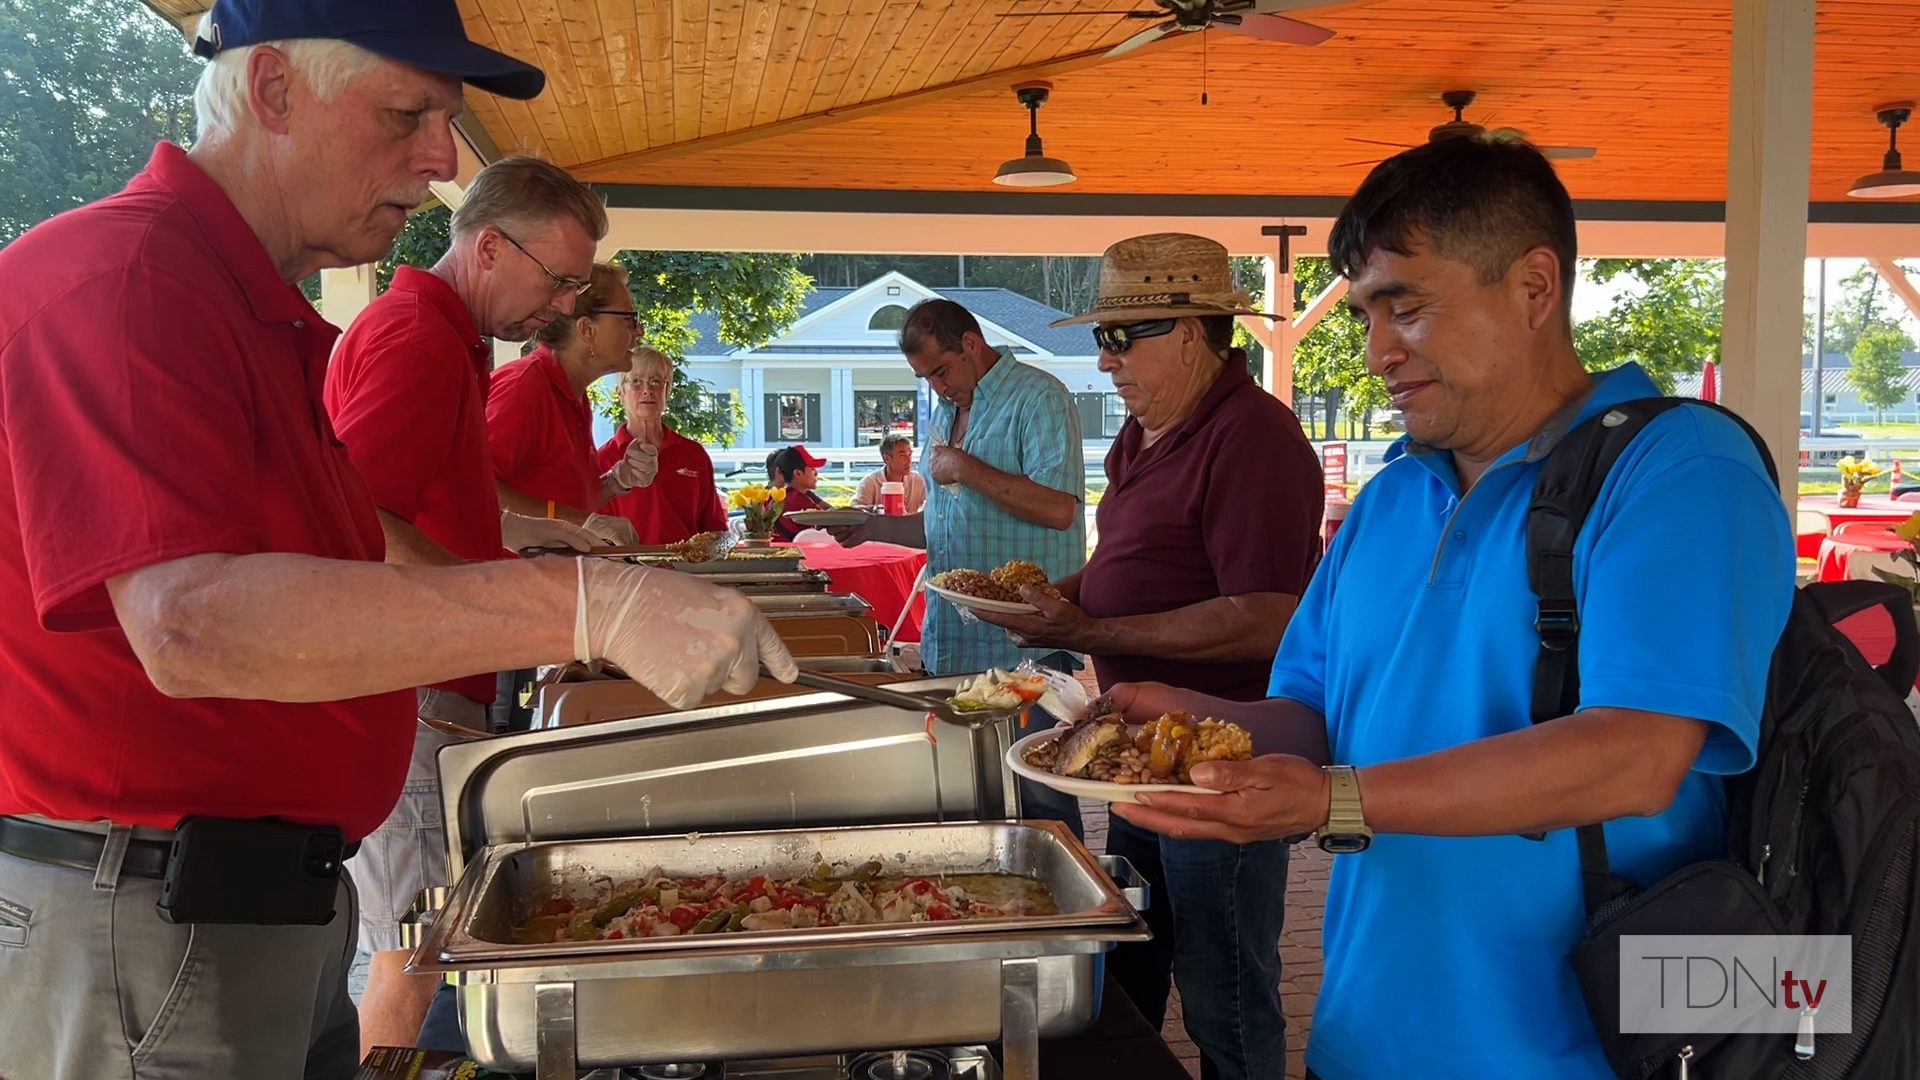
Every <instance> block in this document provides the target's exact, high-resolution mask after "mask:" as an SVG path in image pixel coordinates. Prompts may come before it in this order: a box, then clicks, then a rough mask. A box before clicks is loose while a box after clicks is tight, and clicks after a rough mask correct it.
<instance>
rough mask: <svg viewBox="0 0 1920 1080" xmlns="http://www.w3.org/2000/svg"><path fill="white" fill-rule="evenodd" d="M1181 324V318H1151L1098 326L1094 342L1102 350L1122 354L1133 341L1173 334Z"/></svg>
mask: <svg viewBox="0 0 1920 1080" xmlns="http://www.w3.org/2000/svg"><path fill="white" fill-rule="evenodd" d="M1179 324H1180V320H1179V319H1149V320H1147V321H1146V322H1136V323H1121V324H1120V325H1118V326H1096V327H1094V328H1093V343H1094V344H1095V345H1098V346H1099V347H1100V351H1101V352H1105V353H1112V354H1113V355H1115V356H1121V355H1124V354H1125V353H1126V351H1127V350H1128V349H1131V348H1133V343H1134V342H1136V341H1139V340H1141V339H1142V338H1150V337H1160V336H1161V335H1163V334H1171V333H1172V332H1173V328H1174V327H1175V326H1178V325H1179Z"/></svg>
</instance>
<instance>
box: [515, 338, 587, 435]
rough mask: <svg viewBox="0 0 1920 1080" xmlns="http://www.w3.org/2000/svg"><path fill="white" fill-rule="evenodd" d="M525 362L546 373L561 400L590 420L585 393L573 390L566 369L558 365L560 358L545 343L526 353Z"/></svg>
mask: <svg viewBox="0 0 1920 1080" xmlns="http://www.w3.org/2000/svg"><path fill="white" fill-rule="evenodd" d="M527 362H528V363H530V364H532V365H533V366H534V367H536V368H538V369H540V371H541V372H542V373H544V374H545V375H546V377H547V381H548V382H550V383H552V384H553V388H554V390H555V391H557V392H558V393H559V394H560V398H561V400H563V401H567V402H570V403H571V404H572V405H573V406H574V407H575V408H576V409H578V410H579V412H580V414H581V415H582V416H585V417H587V418H588V420H589V422H591V420H592V412H591V411H590V410H589V409H588V408H587V395H586V394H585V393H583V392H579V391H576V390H574V388H573V380H571V379H569V378H567V369H566V368H563V367H561V366H560V358H559V357H558V356H555V355H554V354H553V350H552V349H550V348H548V347H547V346H545V345H542V346H540V347H539V348H537V349H535V350H533V351H532V352H530V353H528V354H527Z"/></svg>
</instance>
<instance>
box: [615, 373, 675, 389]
mask: <svg viewBox="0 0 1920 1080" xmlns="http://www.w3.org/2000/svg"><path fill="white" fill-rule="evenodd" d="M672 382H673V380H671V379H663V378H661V377H660V376H658V375H654V376H651V377H649V378H645V379H624V380H622V385H625V386H631V387H633V388H634V389H635V390H638V389H640V388H641V387H645V388H646V389H648V390H665V389H666V388H667V387H668V386H669V385H671V384H672Z"/></svg>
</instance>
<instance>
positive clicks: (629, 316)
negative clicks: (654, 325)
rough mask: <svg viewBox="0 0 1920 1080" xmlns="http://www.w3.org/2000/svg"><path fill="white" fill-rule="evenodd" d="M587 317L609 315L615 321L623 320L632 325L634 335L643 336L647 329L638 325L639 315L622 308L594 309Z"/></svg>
mask: <svg viewBox="0 0 1920 1080" xmlns="http://www.w3.org/2000/svg"><path fill="white" fill-rule="evenodd" d="M587 314H588V315H611V316H613V317H614V318H616V319H625V320H627V322H629V323H631V324H632V325H633V329H634V333H636V334H645V333H646V332H647V328H646V327H644V326H641V325H640V313H639V312H637V311H630V310H626V309H622V308H594V309H593V310H592V311H589V312H587Z"/></svg>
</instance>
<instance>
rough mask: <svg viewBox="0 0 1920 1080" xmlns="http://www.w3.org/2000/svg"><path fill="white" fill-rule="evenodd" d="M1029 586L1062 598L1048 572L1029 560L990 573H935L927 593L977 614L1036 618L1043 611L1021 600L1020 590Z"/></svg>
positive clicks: (928, 583) (1012, 563)
mask: <svg viewBox="0 0 1920 1080" xmlns="http://www.w3.org/2000/svg"><path fill="white" fill-rule="evenodd" d="M1028 585H1032V586H1034V587H1035V588H1038V589H1040V590H1041V591H1043V592H1046V593H1048V594H1049V595H1052V596H1059V595H1060V593H1059V592H1058V591H1057V590H1055V589H1054V587H1053V583H1052V582H1050V581H1048V580H1047V572H1046V571H1045V570H1042V569H1040V568H1039V567H1038V566H1036V565H1034V564H1033V563H1030V562H1028V561H1026V560H1025V559H1013V560H1011V561H1009V562H1005V563H1002V564H1000V565H999V566H997V567H995V568H993V569H992V570H989V571H986V572H982V571H979V570H971V569H966V568H961V569H956V570H948V571H945V572H943V573H939V574H935V575H933V577H932V578H931V579H929V580H928V581H927V591H928V592H931V593H936V594H938V595H940V596H941V597H944V598H945V599H947V600H949V601H952V602H953V603H955V604H958V605H960V606H961V607H965V608H973V609H974V610H976V611H997V612H1000V613H1001V614H1004V615H1032V614H1034V613H1035V612H1037V611H1039V610H1040V609H1039V608H1037V607H1034V606H1033V605H1032V604H1029V603H1027V602H1025V601H1024V600H1021V599H1020V590H1021V589H1022V588H1025V587H1026V586H1028Z"/></svg>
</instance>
